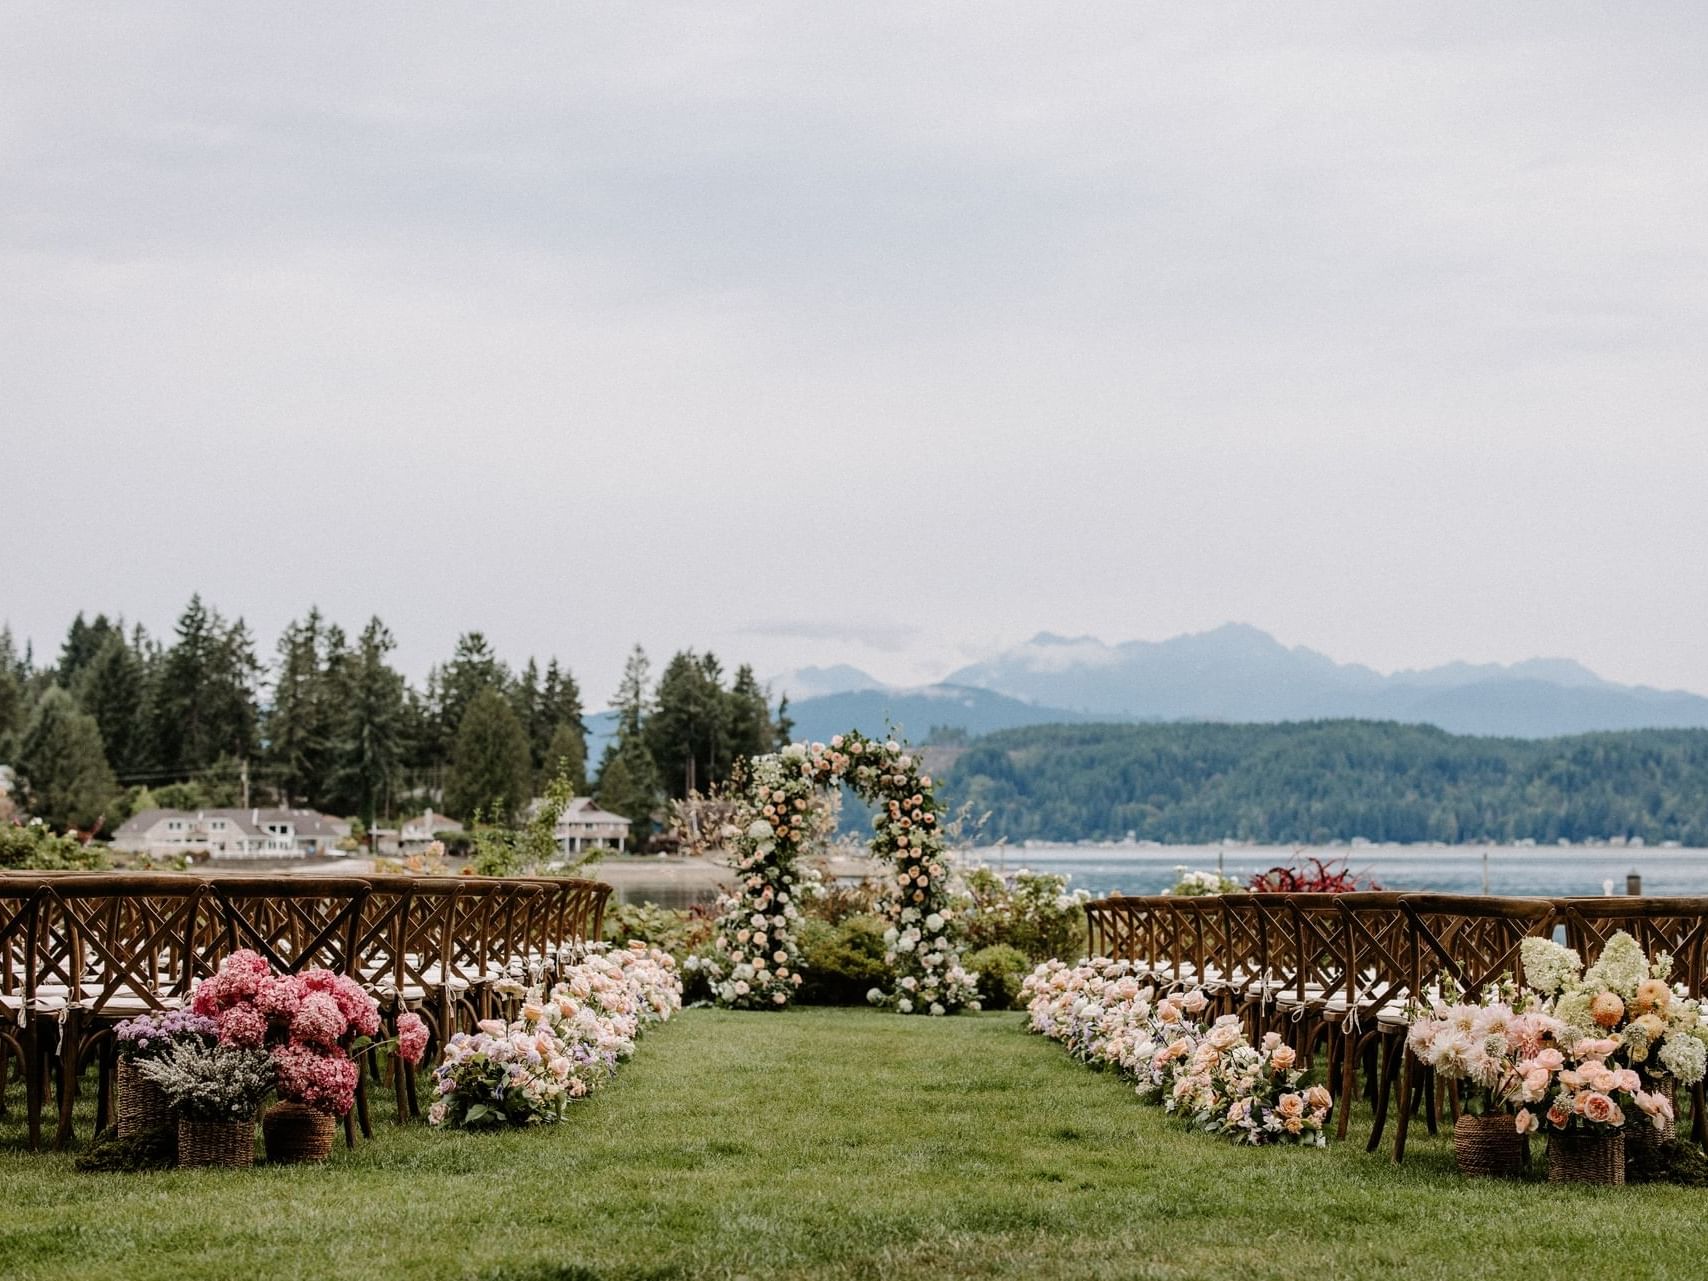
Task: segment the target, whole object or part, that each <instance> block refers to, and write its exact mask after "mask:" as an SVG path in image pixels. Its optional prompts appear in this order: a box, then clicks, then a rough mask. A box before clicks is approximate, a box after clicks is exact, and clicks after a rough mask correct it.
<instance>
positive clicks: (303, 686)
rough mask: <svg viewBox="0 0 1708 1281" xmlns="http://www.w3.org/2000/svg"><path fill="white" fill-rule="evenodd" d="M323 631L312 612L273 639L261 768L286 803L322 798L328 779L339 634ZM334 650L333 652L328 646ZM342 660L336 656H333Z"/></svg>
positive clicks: (333, 731) (331, 630)
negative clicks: (273, 663) (274, 651)
mask: <svg viewBox="0 0 1708 1281" xmlns="http://www.w3.org/2000/svg"><path fill="white" fill-rule="evenodd" d="M336 630H337V629H335V628H333V629H329V628H327V627H326V625H325V623H324V620H323V619H322V618H321V615H320V611H319V610H318V609H314V608H311V609H310V610H309V611H308V615H307V617H305V618H304V619H303V620H302V621H301V622H293V623H291V624H290V625H289V626H287V627H286V628H285V630H284V632H283V633H281V634H280V636H279V648H278V653H279V658H278V665H277V668H276V675H275V676H274V678H273V700H272V705H271V706H270V707H269V708H268V711H267V764H268V766H269V769H270V773H271V775H272V778H273V779H274V781H275V782H276V783H277V785H278V788H279V791H280V793H281V795H282V796H283V797H284V798H286V800H287V801H290V800H295V799H306V800H308V801H310V802H311V803H312V802H315V801H319V800H321V799H323V793H324V792H326V791H327V790H328V788H327V785H328V783H329V782H330V774H331V756H332V746H333V736H334V734H335V732H336V730H337V725H336V720H337V709H336V706H335V700H336V689H337V676H336V674H335V673H333V672H332V671H330V670H329V667H330V660H331V659H332V657H333V656H334V654H336V653H337V651H341V650H342V648H343V636H342V633H338V634H337V635H333V633H334V632H336ZM334 645H336V646H337V650H334V649H333V646H334ZM337 656H338V658H339V659H340V661H341V659H342V655H341V654H338V655H337Z"/></svg>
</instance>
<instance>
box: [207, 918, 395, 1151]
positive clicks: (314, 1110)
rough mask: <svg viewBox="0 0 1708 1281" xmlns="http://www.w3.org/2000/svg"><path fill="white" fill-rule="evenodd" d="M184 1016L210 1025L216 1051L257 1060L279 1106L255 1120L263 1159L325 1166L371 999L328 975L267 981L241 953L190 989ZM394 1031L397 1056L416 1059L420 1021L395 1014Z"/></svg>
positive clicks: (373, 1016) (251, 956)
mask: <svg viewBox="0 0 1708 1281" xmlns="http://www.w3.org/2000/svg"><path fill="white" fill-rule="evenodd" d="M191 1009H192V1011H193V1012H194V1013H195V1014H196V1015H198V1016H200V1017H201V1018H203V1019H206V1020H208V1021H210V1022H211V1023H212V1024H213V1026H214V1028H215V1031H216V1036H217V1038H218V1042H219V1044H220V1045H221V1046H227V1047H232V1048H237V1049H245V1050H254V1051H258V1052H265V1054H266V1055H267V1057H268V1060H269V1063H270V1066H271V1069H272V1073H273V1080H274V1086H275V1089H276V1091H277V1093H278V1096H279V1100H280V1102H279V1104H278V1105H276V1106H275V1107H274V1108H273V1109H272V1110H270V1111H269V1112H268V1114H267V1117H266V1118H265V1120H264V1123H263V1128H264V1129H265V1130H266V1133H267V1138H268V1155H269V1158H270V1159H272V1160H274V1161H292V1160H305V1159H307V1160H323V1159H325V1157H326V1156H327V1155H328V1154H329V1153H330V1151H331V1147H332V1123H333V1118H335V1117H341V1116H343V1115H345V1114H346V1113H348V1112H349V1110H350V1108H351V1106H352V1105H353V1104H354V1103H355V1099H356V1083H357V1079H358V1076H359V1072H360V1069H359V1067H358V1065H357V1063H356V1059H355V1057H353V1055H354V1054H355V1053H359V1052H362V1051H364V1050H367V1049H371V1048H373V1044H372V1038H373V1037H374V1036H376V1035H377V1034H378V1032H379V1030H380V1012H379V1005H378V1003H377V1002H376V1001H375V1000H374V998H373V997H372V996H371V995H369V993H368V992H367V991H366V990H364V989H363V987H362V986H361V984H359V983H357V982H356V981H355V980H354V979H351V978H347V977H346V976H344V975H341V974H334V973H333V972H332V971H330V970H325V969H309V970H304V971H302V972H301V973H299V974H275V973H274V972H273V970H272V967H271V966H269V965H268V964H267V962H266V961H265V960H264V959H263V958H262V957H261V956H260V955H259V954H257V953H255V952H252V951H249V950H247V949H246V950H243V951H238V952H233V953H232V954H231V955H230V956H229V957H227V958H226V959H225V961H224V962H223V963H222V964H221V965H220V968H219V971H218V972H217V973H216V974H214V976H213V977H212V978H210V979H208V980H206V981H205V982H203V983H201V984H200V985H199V986H198V987H197V988H196V992H195V996H194V997H193V998H192V1001H191ZM398 1032H399V1039H398V1045H397V1053H398V1055H399V1057H400V1058H402V1059H403V1060H404V1061H405V1062H409V1063H414V1062H418V1061H419V1060H420V1057H421V1053H422V1050H423V1049H424V1046H425V1040H426V1037H425V1033H426V1028H425V1025H423V1024H422V1022H421V1019H420V1016H419V1015H416V1014H413V1013H408V1012H405V1013H403V1014H401V1015H399V1016H398ZM412 1055H413V1057H411V1056H412Z"/></svg>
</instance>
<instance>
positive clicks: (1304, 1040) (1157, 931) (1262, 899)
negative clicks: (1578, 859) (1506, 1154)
mask: <svg viewBox="0 0 1708 1281" xmlns="http://www.w3.org/2000/svg"><path fill="white" fill-rule="evenodd" d="M1086 917H1087V926H1088V930H1089V935H1090V938H1089V950H1090V953H1091V955H1093V956H1105V957H1109V958H1111V959H1115V960H1123V961H1127V962H1128V963H1130V964H1131V965H1132V966H1133V968H1134V970H1135V971H1136V972H1137V973H1139V974H1140V975H1141V976H1143V977H1145V978H1146V979H1147V980H1149V981H1153V982H1155V983H1157V984H1159V985H1161V986H1164V987H1167V988H1171V989H1184V988H1191V987H1197V988H1200V989H1202V990H1203V991H1204V993H1205V994H1206V995H1207V996H1209V997H1210V998H1211V1000H1212V1001H1213V1002H1214V1005H1215V1009H1216V1012H1218V1013H1234V1014H1238V1015H1239V1016H1240V1018H1241V1020H1242V1022H1243V1023H1244V1024H1245V1026H1246V1027H1247V1029H1248V1031H1249V1032H1250V1034H1251V1035H1252V1037H1253V1039H1256V1038H1257V1037H1259V1036H1261V1035H1262V1034H1263V1033H1265V1032H1268V1031H1279V1032H1282V1033H1283V1034H1284V1035H1285V1036H1287V1038H1288V1039H1289V1040H1292V1041H1293V1042H1294V1043H1295V1048H1297V1049H1298V1050H1299V1051H1300V1052H1301V1054H1303V1055H1304V1056H1305V1058H1306V1061H1307V1062H1314V1060H1315V1058H1316V1055H1317V1052H1318V1050H1319V1048H1321V1049H1322V1050H1324V1051H1326V1057H1327V1065H1326V1070H1327V1075H1328V1078H1329V1079H1330V1080H1331V1081H1333V1082H1335V1083H1336V1085H1337V1087H1338V1093H1339V1095H1340V1099H1341V1106H1340V1108H1339V1109H1338V1110H1339V1118H1338V1122H1337V1125H1338V1129H1339V1133H1340V1136H1341V1137H1342V1138H1344V1137H1345V1136H1346V1133H1347V1127H1348V1123H1349V1120H1350V1113H1351V1109H1350V1107H1348V1106H1346V1104H1347V1103H1348V1102H1349V1101H1350V1100H1352V1099H1353V1098H1355V1097H1357V1096H1358V1091H1359V1068H1360V1065H1362V1067H1363V1076H1364V1090H1363V1093H1364V1094H1365V1095H1366V1096H1367V1097H1368V1098H1369V1100H1370V1102H1371V1103H1372V1105H1373V1108H1374V1122H1373V1125H1372V1129H1371V1134H1370V1138H1369V1142H1368V1147H1369V1149H1370V1150H1371V1151H1375V1150H1376V1148H1377V1147H1378V1146H1380V1144H1381V1142H1382V1135H1383V1132H1384V1130H1385V1128H1386V1126H1387V1122H1388V1117H1389V1114H1390V1110H1391V1109H1392V1111H1393V1113H1394V1122H1395V1123H1394V1159H1395V1160H1396V1161H1398V1160H1401V1159H1403V1158H1404V1155H1405V1145H1406V1133H1407V1129H1408V1127H1409V1124H1410V1118H1411V1115H1412V1112H1413V1111H1414V1110H1415V1107H1416V1105H1417V1104H1419V1103H1420V1102H1421V1104H1422V1105H1423V1107H1424V1109H1425V1116H1426V1121H1427V1124H1428V1126H1429V1129H1430V1132H1431V1133H1434V1132H1435V1129H1436V1124H1437V1109H1438V1102H1437V1096H1438V1091H1437V1090H1436V1088H1435V1083H1434V1081H1433V1079H1432V1076H1431V1074H1430V1073H1429V1072H1428V1070H1427V1069H1426V1068H1425V1066H1424V1065H1423V1064H1421V1063H1419V1062H1417V1061H1416V1060H1415V1058H1414V1057H1413V1056H1412V1055H1410V1054H1409V1053H1408V1052H1407V1050H1406V1032H1407V1030H1408V1029H1409V1027H1410V1024H1411V1020H1412V1018H1413V1016H1414V1014H1415V1012H1416V1010H1417V1009H1419V1008H1420V1007H1422V1006H1423V1005H1425V1004H1427V1002H1428V1001H1430V1000H1431V999H1433V998H1435V997H1436V996H1438V995H1439V994H1440V993H1441V992H1443V991H1444V990H1449V989H1452V988H1457V989H1458V990H1459V991H1460V992H1462V993H1464V997H1465V999H1466V1000H1472V1001H1475V1000H1478V999H1480V998H1481V997H1482V996H1483V995H1484V994H1485V993H1487V992H1488V991H1489V990H1490V989H1491V988H1493V987H1494V986H1495V985H1497V984H1499V983H1500V982H1501V981H1502V980H1503V979H1505V978H1507V977H1511V978H1513V979H1515V980H1518V981H1522V979H1523V976H1524V968H1523V961H1522V957H1521V955H1520V948H1521V945H1522V943H1523V941H1524V939H1526V938H1529V937H1556V938H1561V939H1563V941H1564V942H1565V943H1566V945H1567V946H1569V947H1572V948H1575V949H1576V950H1577V952H1578V954H1579V955H1580V956H1581V957H1582V958H1583V960H1584V963H1585V964H1586V965H1588V964H1591V963H1593V962H1594V961H1595V959H1596V958H1597V957H1598V956H1599V955H1600V953H1601V949H1602V947H1603V946H1604V945H1605V944H1606V942H1607V940H1608V939H1609V938H1611V937H1612V935H1613V934H1614V933H1615V932H1617V931H1619V930H1625V931H1627V932H1629V933H1630V934H1631V935H1632V936H1634V937H1635V938H1636V939H1637V941H1638V943H1639V944H1641V945H1642V947H1643V948H1644V949H1645V951H1647V952H1649V953H1650V954H1653V953H1656V952H1661V951H1665V952H1668V953H1670V954H1671V955H1672V957H1673V962H1674V970H1673V977H1674V979H1675V981H1680V982H1682V983H1683V984H1684V985H1685V987H1686V989H1687V990H1688V992H1689V994H1690V995H1692V996H1698V997H1700V996H1702V995H1703V993H1704V985H1705V980H1708V974H1705V967H1708V898H1635V897H1630V898H1566V899H1546V898H1506V897H1489V896H1475V895H1460V894H1399V893H1385V892H1374V891H1373V892H1361V893H1352V894H1238V893H1236V894H1217V895H1204V896H1199V897H1173V896H1169V895H1158V896H1146V897H1131V898H1128V897H1114V898H1106V899H1099V900H1096V901H1093V902H1091V903H1088V904H1087V905H1086ZM1396 1093H1397V1100H1396V1099H1395V1095H1396ZM1446 1097H1447V1101H1448V1102H1449V1103H1450V1104H1451V1106H1452V1107H1453V1109H1454V1112H1455V1114H1456V1113H1457V1107H1458V1098H1457V1094H1456V1093H1454V1092H1453V1091H1451V1090H1449V1091H1447V1092H1446ZM1692 1103H1693V1107H1692V1114H1693V1122H1692V1135H1693V1137H1694V1138H1695V1139H1696V1140H1697V1141H1698V1142H1702V1141H1704V1139H1705V1138H1708V1133H1705V1126H1708V1107H1705V1106H1704V1100H1703V1096H1702V1087H1701V1086H1697V1087H1695V1088H1694V1089H1693V1091H1692Z"/></svg>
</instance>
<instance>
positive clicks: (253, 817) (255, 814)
mask: <svg viewBox="0 0 1708 1281" xmlns="http://www.w3.org/2000/svg"><path fill="white" fill-rule="evenodd" d="M169 818H179V819H187V820H190V821H192V822H193V821H195V820H196V819H197V818H201V819H210V818H223V819H225V820H226V821H227V822H228V823H230V824H231V825H232V826H233V827H234V828H236V829H237V830H238V831H239V832H240V833H242V834H243V835H244V836H271V835H272V833H271V832H269V831H267V829H266V824H268V823H289V824H290V825H291V828H292V830H293V831H294V832H295V834H296V835H297V836H322V837H333V836H344V835H346V834H348V832H349V830H350V829H349V825H348V824H347V823H345V822H344V821H343V820H342V819H339V818H334V817H332V816H331V815H330V814H322V813H321V812H320V811H318V810H291V809H257V808H254V807H251V808H249V809H237V808H219V809H207V810H167V809H146V810H140V811H138V812H137V813H135V814H132V815H131V816H130V817H129V818H127V819H126V820H125V821H124V822H123V823H120V824H119V826H118V828H117V830H115V831H114V832H113V837H114V839H115V840H116V839H117V838H119V837H121V836H144V835H146V834H147V833H148V831H149V829H150V828H152V827H153V826H154V825H155V824H156V823H159V822H160V821H161V820H162V819H169Z"/></svg>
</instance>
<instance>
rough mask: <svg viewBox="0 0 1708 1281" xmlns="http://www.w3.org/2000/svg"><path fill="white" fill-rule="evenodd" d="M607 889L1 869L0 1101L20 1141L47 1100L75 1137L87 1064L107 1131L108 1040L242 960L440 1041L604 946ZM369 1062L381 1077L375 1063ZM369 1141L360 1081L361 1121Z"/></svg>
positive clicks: (548, 883) (567, 884)
mask: <svg viewBox="0 0 1708 1281" xmlns="http://www.w3.org/2000/svg"><path fill="white" fill-rule="evenodd" d="M610 892H611V887H610V886H608V885H604V884H602V883H599V882H594V881H583V880H570V879H566V878H551V877H514V878H488V877H467V876H459V877H416V876H401V875H373V876H363V877H345V876H324V877H322V876H246V875H229V876H225V875H222V876H208V877H201V876H195V875H184V874H178V873H166V872H161V873H122V874H109V873H79V872H73V873H56V874H39V875H24V874H8V875H4V876H0V1010H3V1011H4V1013H5V1015H6V1020H5V1024H4V1027H3V1028H0V1107H3V1105H4V1102H5V1086H6V1076H7V1069H8V1067H9V1066H10V1064H12V1063H13V1062H16V1064H17V1065H18V1069H19V1074H20V1075H21V1076H22V1077H23V1079H24V1093H25V1107H26V1110H27V1113H28V1127H29V1144H30V1146H31V1147H32V1148H35V1147H37V1146H39V1144H40V1140H41V1128H42V1116H43V1113H44V1111H45V1108H46V1105H47V1100H48V1097H49V1095H50V1094H53V1095H56V1097H57V1111H58V1120H57V1128H56V1131H55V1136H54V1146H55V1147H62V1146H64V1144H65V1142H66V1141H67V1140H68V1139H69V1138H70V1136H71V1133H72V1116H73V1106H74V1103H75V1099H76V1094H77V1089H78V1084H79V1081H80V1080H81V1078H82V1076H83V1074H84V1072H85V1071H86V1070H87V1068H88V1066H89V1065H90V1064H91V1063H93V1064H95V1065H97V1066H98V1068H99V1072H98V1074H97V1081H98V1087H97V1099H96V1109H95V1110H96V1126H97V1128H100V1127H102V1126H105V1125H106V1124H107V1121H108V1118H109V1116H110V1113H111V1110H112V1101H111V1091H112V1083H113V1076H114V1068H115V1066H116V1062H117V1048H118V1047H117V1043H116V1039H115V1038H114V1036H113V1029H114V1028H115V1027H116V1026H117V1025H118V1024H119V1023H121V1022H123V1021H125V1020H126V1019H130V1018H134V1017H136V1016H137V1015H139V1014H147V1013H164V1012H166V1011H169V1010H173V1009H177V1008H181V1007H182V1006H184V1005H186V1004H188V1003H189V1001H190V999H191V996H192V995H193V992H194V989H195V986H196V984H197V983H198V982H200V981H201V980H203V979H205V978H207V977H208V976H210V975H211V974H213V973H214V972H215V971H216V970H217V969H218V968H219V965H220V963H221V962H222V961H223V960H224V959H225V958H226V957H227V956H229V955H231V954H232V953H233V952H236V951H238V950H239V949H244V948H247V949H251V950H253V951H255V952H257V953H259V954H260V955H261V956H262V957H263V958H265V959H266V960H267V962H268V963H269V964H270V965H271V966H272V967H273V968H274V970H276V971H278V972H280V973H286V974H290V973H297V972H300V971H302V970H306V969H312V968H325V969H329V970H332V971H333V972H334V973H337V974H342V975H346V976H348V977H350V978H353V979H355V980H356V981H358V982H360V983H361V984H362V985H363V986H364V987H365V988H366V989H367V990H368V991H369V992H370V993H372V994H373V996H374V997H375V999H376V1000H377V1001H378V1002H379V1005H380V1010H381V1014H382V1019H383V1023H384V1026H385V1030H386V1034H387V1035H393V1034H395V1031H396V1026H397V1018H398V1016H399V1015H400V1014H402V1013H403V1012H404V1011H406V1010H409V1011H415V1012H417V1013H419V1014H420V1015H421V1017H422V1018H423V1019H424V1020H425V1021H426V1023H427V1025H428V1028H429V1032H430V1034H431V1037H432V1038H433V1041H434V1043H436V1044H437V1043H443V1041H445V1040H446V1039H448V1038H449V1037H450V1036H451V1035H452V1033H453V1032H455V1031H457V1030H459V1029H465V1030H466V1029H468V1028H471V1027H472V1026H473V1024H474V1023H475V1022H476V1021H478V1020H479V1019H481V1018H485V1017H488V1016H490V1015H492V1014H493V1013H495V1012H498V1011H500V1010H501V1009H502V1008H503V1006H504V1005H505V1003H506V1001H507V1000H509V999H511V998H513V996H514V994H515V993H517V992H519V991H522V990H525V989H526V988H527V987H528V986H531V985H532V984H534V983H540V982H546V981H549V980H550V978H551V977H552V975H553V974H554V973H555V972H556V971H557V969H559V968H560V967H561V966H562V965H564V964H567V963H570V962H572V961H573V960H574V959H576V958H577V957H578V956H579V955H580V954H581V952H582V950H583V949H584V948H585V947H586V945H587V944H588V943H590V942H592V941H595V940H597V939H598V938H599V935H600V931H601V929H602V926H603V918H604V910H605V903H606V899H607V898H608V896H609V895H610ZM369 1062H370V1064H371V1065H372V1068H373V1070H374V1071H377V1068H378V1060H377V1059H375V1058H373V1057H371V1056H370V1059H369ZM392 1063H393V1067H394V1069H395V1070H394V1072H393V1086H394V1088H395V1090H396V1097H397V1104H398V1115H399V1117H400V1118H408V1117H410V1116H413V1115H415V1113H416V1111H417V1108H416V1104H415V1092H414V1087H415V1082H414V1076H413V1074H412V1073H409V1072H405V1071H402V1070H400V1069H397V1063H396V1060H395V1059H393V1060H392ZM357 1123H359V1124H360V1125H361V1128H362V1130H363V1131H364V1133H367V1134H369V1135H371V1134H372V1132H373V1131H372V1124H371V1121H370V1118H369V1113H368V1099H367V1090H366V1082H365V1081H364V1085H363V1087H362V1088H361V1089H360V1090H359V1091H358V1096H357V1115H356V1116H355V1117H354V1118H350V1119H347V1123H346V1131H345V1133H346V1136H347V1138H348V1139H349V1140H350V1141H352V1142H353V1141H354V1126H355V1124H357Z"/></svg>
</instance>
